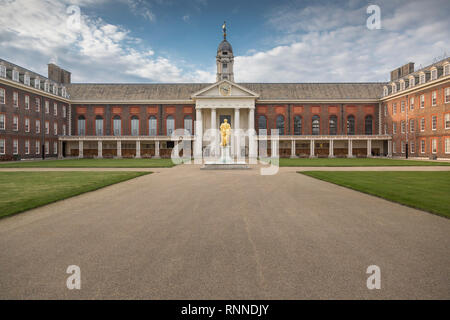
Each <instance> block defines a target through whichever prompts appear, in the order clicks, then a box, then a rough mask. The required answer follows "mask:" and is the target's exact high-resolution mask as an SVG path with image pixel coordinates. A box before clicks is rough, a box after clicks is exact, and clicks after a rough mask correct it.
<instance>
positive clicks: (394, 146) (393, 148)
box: [392, 142, 397, 153]
mask: <svg viewBox="0 0 450 320" xmlns="http://www.w3.org/2000/svg"><path fill="white" fill-rule="evenodd" d="M392 152H394V153H397V144H396V143H395V142H392Z"/></svg>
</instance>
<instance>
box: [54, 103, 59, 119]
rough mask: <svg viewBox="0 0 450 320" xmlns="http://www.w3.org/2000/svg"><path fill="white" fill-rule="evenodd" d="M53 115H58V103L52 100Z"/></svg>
mask: <svg viewBox="0 0 450 320" xmlns="http://www.w3.org/2000/svg"><path fill="white" fill-rule="evenodd" d="M53 115H54V116H55V117H56V116H57V115H58V104H57V103H56V102H53Z"/></svg>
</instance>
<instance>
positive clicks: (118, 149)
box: [117, 140, 122, 158]
mask: <svg viewBox="0 0 450 320" xmlns="http://www.w3.org/2000/svg"><path fill="white" fill-rule="evenodd" d="M117 158H122V141H120V140H119V141H117Z"/></svg>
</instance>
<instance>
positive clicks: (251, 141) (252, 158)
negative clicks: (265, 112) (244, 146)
mask: <svg viewBox="0 0 450 320" xmlns="http://www.w3.org/2000/svg"><path fill="white" fill-rule="evenodd" d="M248 132H249V135H248V157H249V163H256V157H257V153H256V131H255V108H250V109H248Z"/></svg>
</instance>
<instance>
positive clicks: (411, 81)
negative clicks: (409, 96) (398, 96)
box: [409, 77, 416, 88]
mask: <svg viewBox="0 0 450 320" xmlns="http://www.w3.org/2000/svg"><path fill="white" fill-rule="evenodd" d="M415 82H416V78H414V77H411V78H409V88H412V87H414V86H415V85H416V84H415Z"/></svg>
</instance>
